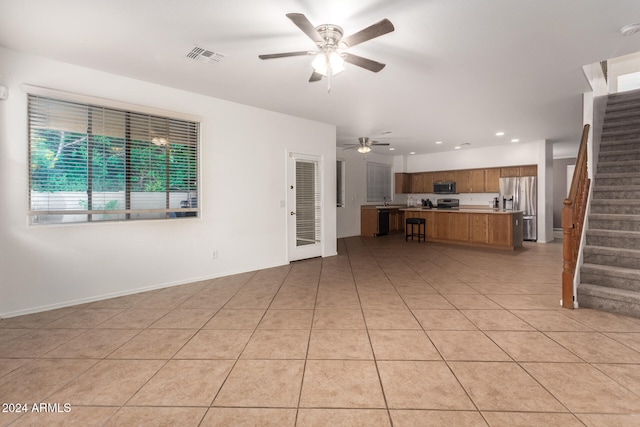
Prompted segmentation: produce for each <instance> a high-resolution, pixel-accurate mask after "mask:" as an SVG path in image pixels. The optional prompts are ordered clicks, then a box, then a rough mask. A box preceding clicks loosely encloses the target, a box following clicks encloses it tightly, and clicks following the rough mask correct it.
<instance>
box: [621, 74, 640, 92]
mask: <svg viewBox="0 0 640 427" xmlns="http://www.w3.org/2000/svg"><path fill="white" fill-rule="evenodd" d="M636 89H640V72H636V73H630V74H623V75H620V76H618V92H627V91H629V90H636Z"/></svg>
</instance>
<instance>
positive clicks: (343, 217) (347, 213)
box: [336, 148, 404, 238]
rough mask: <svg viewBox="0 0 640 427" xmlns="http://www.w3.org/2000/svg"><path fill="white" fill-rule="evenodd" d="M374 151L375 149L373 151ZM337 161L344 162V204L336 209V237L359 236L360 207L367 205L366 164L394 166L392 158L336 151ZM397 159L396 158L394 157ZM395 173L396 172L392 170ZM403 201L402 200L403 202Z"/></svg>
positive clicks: (338, 149)
mask: <svg viewBox="0 0 640 427" xmlns="http://www.w3.org/2000/svg"><path fill="white" fill-rule="evenodd" d="M374 150H375V149H374ZM336 156H337V158H338V159H341V160H344V161H345V175H346V176H345V204H344V207H341V208H338V213H337V220H338V232H337V234H338V237H339V238H341V237H349V236H359V235H360V206H361V205H367V204H375V203H367V168H366V165H367V162H375V163H384V164H388V165H393V164H394V157H391V156H385V155H381V154H378V153H374V152H373V151H372V152H370V153H367V154H366V155H364V154H360V153H358V152H357V151H356V150H343V149H342V148H337V149H336ZM396 157H398V156H396ZM393 172H397V170H395V169H394V170H393V171H392V173H393ZM392 191H393V188H392ZM403 201H404V200H403Z"/></svg>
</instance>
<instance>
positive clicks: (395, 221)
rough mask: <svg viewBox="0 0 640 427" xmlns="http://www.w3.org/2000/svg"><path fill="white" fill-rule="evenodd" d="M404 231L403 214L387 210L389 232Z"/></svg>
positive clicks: (396, 210)
mask: <svg viewBox="0 0 640 427" xmlns="http://www.w3.org/2000/svg"><path fill="white" fill-rule="evenodd" d="M398 231H404V212H401V211H399V210H398V209H390V210H389V232H390V233H395V232H398Z"/></svg>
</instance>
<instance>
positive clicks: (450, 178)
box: [442, 171, 456, 181]
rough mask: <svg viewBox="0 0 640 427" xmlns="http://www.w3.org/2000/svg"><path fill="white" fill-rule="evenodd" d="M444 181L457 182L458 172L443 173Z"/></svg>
mask: <svg viewBox="0 0 640 427" xmlns="http://www.w3.org/2000/svg"><path fill="white" fill-rule="evenodd" d="M442 180H443V181H455V180H456V171H444V172H442Z"/></svg>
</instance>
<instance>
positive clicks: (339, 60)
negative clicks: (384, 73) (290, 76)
mask: <svg viewBox="0 0 640 427" xmlns="http://www.w3.org/2000/svg"><path fill="white" fill-rule="evenodd" d="M287 18H289V19H290V20H291V21H292V22H293V23H294V24H295V25H296V26H297V27H298V28H300V29H301V30H302V32H303V33H305V34H306V35H307V36H308V37H309V38H310V39H311V40H313V41H314V42H315V43H316V45H317V48H318V49H317V50H316V51H308V50H302V51H297V52H285V53H274V54H268V55H258V57H259V58H260V59H274V58H286V57H289V56H305V55H314V56H315V58H314V60H313V62H312V63H311V66H312V67H313V73H312V74H311V77H310V78H309V81H310V82H315V81H318V80H321V79H322V77H327V78H328V79H331V77H332V76H335V75H336V74H338V73H341V72H342V71H344V63H345V62H348V63H350V64H353V65H357V66H358V67H362V68H364V69H367V70H369V71H373V72H374V73H377V72H378V71H380V70H382V69H383V68H384V67H385V64H383V63H380V62H377V61H373V60H371V59H367V58H363V57H361V56H357V55H354V54H352V53H348V52H346V50H347V49H348V48H350V47H353V46H355V45H357V44H360V43H362V42H366V41H367V40H371V39H373V38H376V37H379V36H381V35H383V34H387V33H390V32H392V31H393V30H394V27H393V24H392V23H391V21H389V20H388V19H386V18H385V19H383V20H382V21H379V22H377V23H375V24H373V25H370V26H368V27H367V28H365V29H363V30H360V31H358V32H357V33H355V34H352V35H350V36H347V37H344V38H343V37H342V36H343V31H342V28H340V27H339V26H337V25H333V24H322V25H318V26H317V27H314V26H313V24H312V23H311V22H310V21H309V20H308V19H307V17H306V16H304V15H303V14H302V13H288V14H287Z"/></svg>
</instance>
